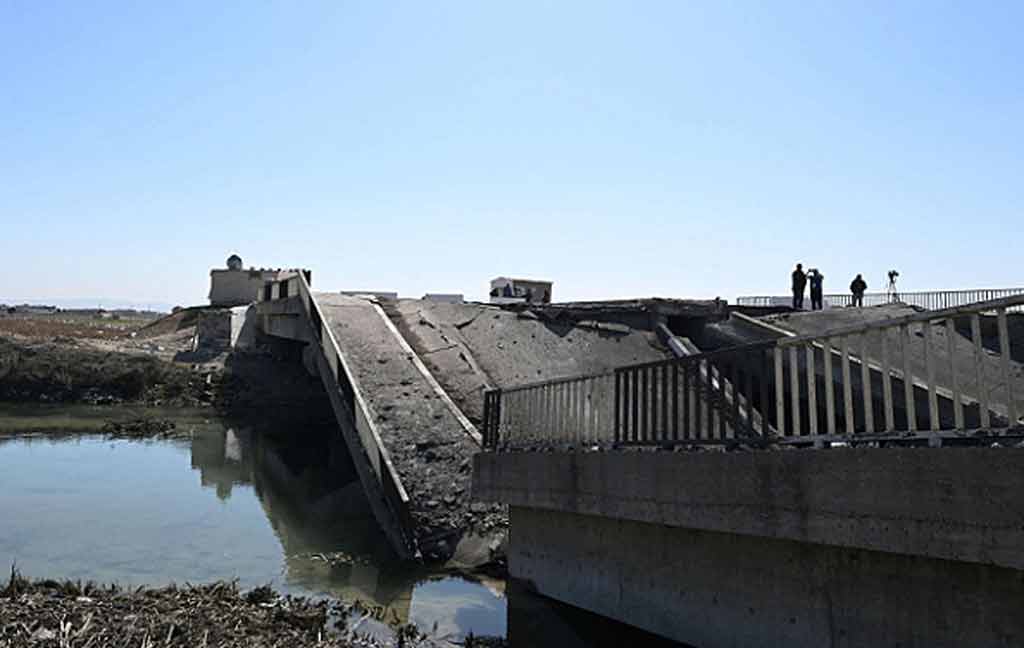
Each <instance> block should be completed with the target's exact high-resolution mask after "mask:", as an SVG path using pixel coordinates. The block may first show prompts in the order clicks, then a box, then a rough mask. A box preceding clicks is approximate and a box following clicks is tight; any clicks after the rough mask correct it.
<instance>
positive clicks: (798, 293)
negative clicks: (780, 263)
mask: <svg viewBox="0 0 1024 648" xmlns="http://www.w3.org/2000/svg"><path fill="white" fill-rule="evenodd" d="M806 287H807V275H805V274H804V266H803V264H800V263H798V264H796V270H794V271H793V310H803V308H804V288H806Z"/></svg>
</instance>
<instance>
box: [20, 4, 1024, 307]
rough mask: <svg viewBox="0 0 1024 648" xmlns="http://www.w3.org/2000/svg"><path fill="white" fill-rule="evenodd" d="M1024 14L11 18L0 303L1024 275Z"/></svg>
mask: <svg viewBox="0 0 1024 648" xmlns="http://www.w3.org/2000/svg"><path fill="white" fill-rule="evenodd" d="M1021 25H1024V4H1022V3H1009V2H1008V3H992V2H977V3H974V2H961V3H942V2H913V3H911V2H899V3H893V2H875V3H865V2H849V3H836V2H820V3H816V2H803V1H802V2H793V3H782V2H771V3H762V2H717V1H716V2H707V3H698V2H676V1H672V2H618V3H603V2H595V1H593V0H586V1H580V2H571V1H561V2H550V3H547V2H545V3H533V2H525V1H517V2H507V3H502V4H501V5H499V3H492V2H476V1H467V2H365V3H350V2H341V1H338V0H332V1H329V2H322V3H317V2H275V3H271V2H228V1H218V2H209V1H207V0H203V1H201V2H141V3H139V2H122V3H107V2H103V3H99V2H85V1H81V2H79V1H75V2H63V3H61V2H39V1H37V0H27V1H24V2H18V1H11V0H8V1H6V2H3V3H2V4H0V223H2V231H3V234H2V239H0V240H2V247H0V256H2V258H3V260H4V263H5V265H6V267H7V271H6V272H4V273H2V275H0V298H12V297H31V298H36V299H44V300H45V299H48V298H58V297H75V296H81V297H94V296H95V297H115V298H120V299H125V300H135V301H160V302H167V303H178V304H188V303H199V302H203V301H204V300H205V298H206V291H207V283H208V270H209V269H210V268H211V267H213V266H220V265H221V264H222V263H223V261H224V259H225V258H226V257H227V256H228V254H229V253H231V252H238V253H239V254H240V255H242V257H243V258H244V259H245V261H246V264H247V265H248V264H255V265H266V266H295V265H305V266H308V267H311V268H312V269H313V270H314V273H315V274H314V279H315V284H317V285H318V286H319V287H320V288H323V289H327V288H330V289H334V288H339V289H340V288H377V289H390V290H398V291H399V292H401V293H402V294H403V295H409V296H419V295H421V294H422V293H424V292H427V291H431V292H465V293H466V294H467V295H468V296H471V297H483V296H484V294H485V292H486V288H487V281H488V280H489V279H490V278H491V277H493V276H497V275H502V274H505V275H517V276H536V277H543V278H551V279H553V280H554V281H555V290H554V296H555V298H556V299H563V300H564V299H597V298H605V297H624V296H646V295H659V296H665V297H714V296H716V295H721V296H723V297H726V298H730V299H731V298H732V297H734V296H735V295H737V294H757V293H766V292H771V293H785V292H786V290H787V287H788V274H789V271H790V270H791V267H792V264H793V263H794V262H795V261H797V260H799V261H803V262H804V264H805V265H814V266H818V267H820V268H822V270H823V272H824V273H825V275H826V290H830V291H837V290H845V288H846V286H847V285H848V284H849V281H850V279H851V278H852V275H853V274H854V273H855V272H863V273H864V274H865V277H866V278H867V280H868V282H869V284H871V288H872V289H880V288H882V285H881V284H882V282H883V277H884V274H885V271H886V270H888V269H889V268H890V267H896V268H898V269H899V270H900V271H901V272H902V274H903V277H902V281H903V283H904V288H905V289H914V288H919V289H924V288H946V287H948V288H955V287H974V286H1004V285H1021V284H1024V269H1022V268H1024V264H1022V262H1021V250H1022V247H1024V39H1022V38H1021V33H1020V28H1021Z"/></svg>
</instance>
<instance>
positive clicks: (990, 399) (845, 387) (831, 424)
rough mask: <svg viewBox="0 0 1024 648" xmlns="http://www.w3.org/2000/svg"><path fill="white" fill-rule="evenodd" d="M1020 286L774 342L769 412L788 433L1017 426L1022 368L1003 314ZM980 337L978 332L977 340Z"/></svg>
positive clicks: (810, 435) (906, 434)
mask: <svg viewBox="0 0 1024 648" xmlns="http://www.w3.org/2000/svg"><path fill="white" fill-rule="evenodd" d="M1021 306H1024V295H1019V296H1013V297H1003V298H1000V299H993V300H988V301H982V302H976V303H974V304H969V305H963V306H957V307H953V308H947V309H940V310H934V311H925V312H921V313H915V314H911V315H907V316H904V317H899V318H895V319H889V320H882V321H879V322H873V323H870V324H863V325H857V326H852V327H847V328H842V329H836V330H833V331H830V332H828V333H827V334H824V335H798V336H792V337H784V338H781V339H779V340H778V341H777V343H776V348H775V349H774V351H773V356H774V358H773V369H774V373H775V380H776V382H778V383H780V384H785V385H787V391H788V394H786V395H783V393H782V392H781V391H780V392H777V394H776V403H775V412H774V417H773V420H775V421H776V422H777V424H778V429H779V430H781V431H782V434H781V437H782V439H783V440H785V441H787V442H808V441H810V442H815V443H821V442H823V441H830V440H857V439H862V438H872V437H900V438H910V437H913V438H927V439H929V440H930V441H932V442H934V443H941V439H942V438H946V437H957V436H962V435H963V433H965V432H968V431H982V432H984V433H996V434H1005V433H1007V432H1014V433H1018V432H1020V431H1021V430H1020V425H1021V423H1022V421H1021V420H1020V413H1021V412H1022V411H1024V401H1022V398H1024V377H1022V376H1021V369H1020V366H1019V365H1018V364H1017V363H1016V362H1015V361H1014V360H1013V356H1012V349H1011V347H1010V335H1009V327H1008V319H1007V313H1008V312H1010V311H1011V310H1013V309H1019V308H1020V307H1021ZM986 338H987V340H986Z"/></svg>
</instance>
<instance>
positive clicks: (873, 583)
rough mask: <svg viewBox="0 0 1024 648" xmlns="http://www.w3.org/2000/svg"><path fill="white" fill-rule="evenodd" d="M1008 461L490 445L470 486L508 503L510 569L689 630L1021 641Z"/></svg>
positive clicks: (854, 640) (845, 452)
mask: <svg viewBox="0 0 1024 648" xmlns="http://www.w3.org/2000/svg"><path fill="white" fill-rule="evenodd" d="M1022 460H1024V449H1016V448H1012V449H1011V448H945V449H930V448H891V449H886V450H885V451H881V452H880V451H878V450H877V449H870V448H865V449H835V450H818V451H816V450H788V451H751V452H693V451H689V452H639V451H638V452H591V453H582V452H575V453H551V452H544V453H538V452H509V453H490V452H489V453H482V454H481V455H479V456H478V457H477V459H476V463H475V472H474V488H475V491H474V495H475V496H476V497H478V498H480V499H483V500H487V501H499V502H504V503H507V504H508V505H509V507H510V516H511V534H510V543H509V569H510V572H511V575H512V576H513V577H514V578H518V579H522V580H525V581H529V582H531V583H532V584H533V586H534V587H535V588H536V589H537V591H538V592H539V593H541V594H543V595H545V596H549V597H552V598H555V599H558V600H560V601H563V602H566V603H569V604H571V605H574V606H577V607H580V608H583V609H586V610H590V611H593V612H597V613H598V614H601V615H604V616H608V617H611V618H613V619H616V620H618V621H622V622H624V623H628V624H630V625H634V626H636V627H639V628H641V629H644V630H647V631H649V632H653V633H656V634H658V635H661V636H665V637H670V638H672V639H674V640H677V641H681V642H684V643H687V644H692V645H696V646H736V647H741V646H742V647H746V646H806V647H808V648H810V647H819V646H843V647H845V646H849V647H853V646H922V647H924V646H929V647H933V646H950V647H952V646H1019V645H1024V616H1022V615H1020V613H1019V603H1020V601H1022V600H1024V533H1022V531H1021V522H1020V521H1021V520H1022V519H1024V501H1022V500H1021V498H1020V497H1019V496H1018V493H1019V492H1021V487H1022V486H1024V473H1022V472H1021V471H1020V470H1019V466H1020V462H1021V461H1022ZM981 493H984V496H980V494H981Z"/></svg>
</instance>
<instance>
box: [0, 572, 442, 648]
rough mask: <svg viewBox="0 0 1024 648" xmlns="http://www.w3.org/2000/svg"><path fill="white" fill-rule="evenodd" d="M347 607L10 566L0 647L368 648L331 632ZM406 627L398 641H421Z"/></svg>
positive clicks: (227, 587)
mask: <svg viewBox="0 0 1024 648" xmlns="http://www.w3.org/2000/svg"><path fill="white" fill-rule="evenodd" d="M351 611H352V609H351V608H347V609H346V608H343V607H341V606H339V605H338V604H336V603H329V602H327V601H311V600H308V599H303V598H293V597H281V596H278V595H277V594H276V593H275V592H274V591H273V590H272V589H270V588H269V587H260V588H256V589H254V590H252V591H250V592H249V593H247V594H244V595H243V594H242V593H241V592H240V591H239V589H238V587H237V585H236V584H235V583H224V582H219V583H213V584H211V585H202V586H192V585H189V586H185V587H176V586H169V587H163V588H158V589H146V588H139V589H135V590H127V589H122V588H118V587H115V586H108V587H99V586H96V585H94V584H93V583H85V584H83V583H80V582H57V581H35V582H32V581H29V580H27V579H25V578H24V577H22V576H21V575H20V574H19V573H18V571H17V570H16V569H15V568H12V569H11V574H10V578H9V580H8V582H7V585H6V586H5V587H4V588H3V589H0V647H2V648H14V647H21V646H26V647H28V646H32V647H37V648H53V647H55V648H99V647H101V646H112V647H117V648H158V647H160V648H170V647H182V648H184V647H186V646H187V647H188V648H213V647H218V648H234V647H242V646H245V647H247V648H270V647H275V648H276V647H281V648H284V647H295V648H303V647H305V646H320V647H323V648H350V647H353V646H371V645H374V644H372V643H368V642H367V640H364V639H358V638H351V637H344V636H342V635H341V634H336V633H330V632H328V618H329V617H335V618H337V617H344V616H345V615H346V614H349V613H351ZM413 634H414V633H412V632H410V631H409V630H408V629H406V630H404V631H403V632H402V633H401V636H402V637H403V638H402V639H401V641H400V643H401V644H404V645H407V646H413V645H422V644H420V643H419V639H418V638H415V637H414V636H413Z"/></svg>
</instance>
